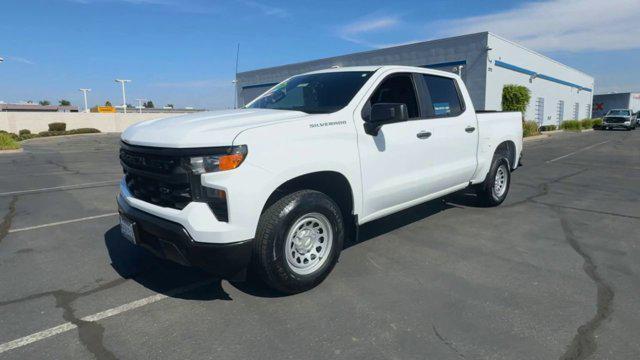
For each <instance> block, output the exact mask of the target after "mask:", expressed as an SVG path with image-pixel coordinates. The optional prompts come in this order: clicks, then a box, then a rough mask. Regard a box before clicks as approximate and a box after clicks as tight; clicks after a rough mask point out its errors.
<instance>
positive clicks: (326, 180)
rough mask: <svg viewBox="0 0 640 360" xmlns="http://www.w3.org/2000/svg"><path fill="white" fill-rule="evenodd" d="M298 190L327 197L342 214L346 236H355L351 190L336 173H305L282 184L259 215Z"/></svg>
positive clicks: (355, 217) (346, 180)
mask: <svg viewBox="0 0 640 360" xmlns="http://www.w3.org/2000/svg"><path fill="white" fill-rule="evenodd" d="M299 190H316V191H320V192H322V193H324V194H326V195H327V196H329V197H330V198H331V199H332V200H333V201H335V202H336V204H337V205H338V207H339V208H340V211H341V212H342V216H343V218H344V221H345V226H346V230H347V234H348V235H349V236H354V235H355V234H356V232H357V224H358V222H357V214H354V206H355V202H354V200H355V198H354V193H353V188H352V186H351V183H350V182H349V180H348V179H347V177H346V176H345V175H343V174H342V173H340V172H337V171H317V172H312V173H307V174H303V175H299V176H296V177H294V178H292V179H289V180H287V181H285V182H283V183H282V184H280V185H279V186H278V187H276V189H274V190H273V191H272V192H271V194H270V195H269V197H268V198H267V201H266V202H265V204H264V206H263V207H262V210H261V212H260V214H263V213H264V212H265V211H266V209H268V208H269V206H271V205H272V204H274V203H275V202H276V201H278V200H279V199H281V198H282V197H284V196H286V195H288V194H291V193H293V192H296V191H299Z"/></svg>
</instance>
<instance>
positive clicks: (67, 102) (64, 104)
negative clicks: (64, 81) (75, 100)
mask: <svg viewBox="0 0 640 360" xmlns="http://www.w3.org/2000/svg"><path fill="white" fill-rule="evenodd" d="M58 103H59V104H60V106H71V101H69V100H65V99H62V100H60V101H58Z"/></svg>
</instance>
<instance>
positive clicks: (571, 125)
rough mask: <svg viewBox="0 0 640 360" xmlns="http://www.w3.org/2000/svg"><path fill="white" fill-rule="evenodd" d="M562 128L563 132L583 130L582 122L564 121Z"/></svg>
mask: <svg viewBox="0 0 640 360" xmlns="http://www.w3.org/2000/svg"><path fill="white" fill-rule="evenodd" d="M560 128H561V129H562V130H582V122H581V121H580V120H567V121H563V122H562V124H561V125H560Z"/></svg>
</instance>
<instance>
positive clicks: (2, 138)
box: [0, 133, 20, 150]
mask: <svg viewBox="0 0 640 360" xmlns="http://www.w3.org/2000/svg"><path fill="white" fill-rule="evenodd" d="M14 135H15V134H14ZM13 149H20V144H18V142H17V141H16V140H15V139H14V138H13V137H12V136H10V135H9V134H7V133H2V134H0V150H13Z"/></svg>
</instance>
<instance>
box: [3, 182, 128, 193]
mask: <svg viewBox="0 0 640 360" xmlns="http://www.w3.org/2000/svg"><path fill="white" fill-rule="evenodd" d="M119 183H120V180H109V181H98V182H91V183H84V184H75V185H63V186H55V187H48V188H40V189H30V190H18V191H8V192H2V193H0V196H10V195H22V194H31V193H39V192H45V191H53V190H71V189H81V188H84V187H88V186H97V185H117V184H119Z"/></svg>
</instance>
